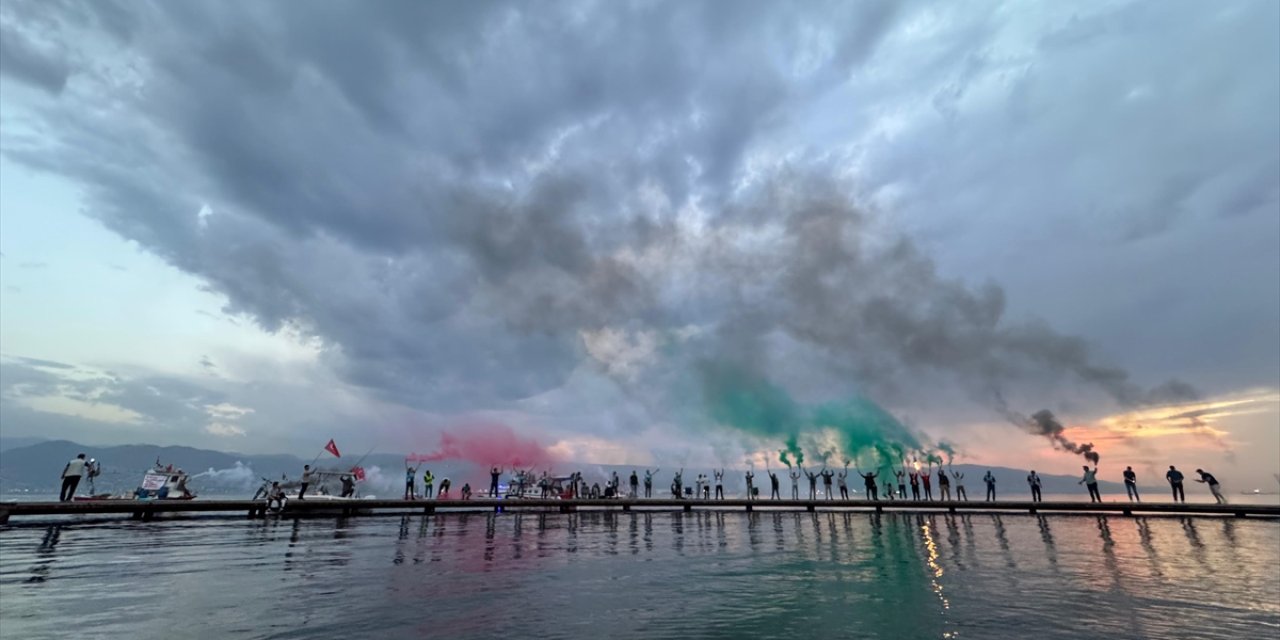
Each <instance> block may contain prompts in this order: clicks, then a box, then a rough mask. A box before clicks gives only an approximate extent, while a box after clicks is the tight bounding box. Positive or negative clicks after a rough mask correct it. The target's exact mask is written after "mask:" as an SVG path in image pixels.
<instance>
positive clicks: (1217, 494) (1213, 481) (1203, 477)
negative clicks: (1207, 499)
mask: <svg viewBox="0 0 1280 640" xmlns="http://www.w3.org/2000/svg"><path fill="white" fill-rule="evenodd" d="M1196 473H1198V474H1200V477H1199V478H1197V479H1196V482H1203V483H1206V484H1208V485H1209V491H1212V492H1213V499H1214V500H1217V501H1218V504H1226V503H1227V499H1226V497H1225V496H1223V495H1222V486H1221V485H1219V484H1218V479H1217V478H1215V477H1213V474H1212V473H1209V472H1208V471H1204V470H1202V469H1196Z"/></svg>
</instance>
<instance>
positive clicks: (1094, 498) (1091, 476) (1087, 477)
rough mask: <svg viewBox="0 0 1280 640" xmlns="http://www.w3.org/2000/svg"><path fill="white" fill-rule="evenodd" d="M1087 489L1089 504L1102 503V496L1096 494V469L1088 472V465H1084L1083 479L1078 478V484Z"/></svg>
mask: <svg viewBox="0 0 1280 640" xmlns="http://www.w3.org/2000/svg"><path fill="white" fill-rule="evenodd" d="M1076 484H1083V485H1084V486H1086V487H1088V488H1089V502H1102V494H1101V493H1099V492H1098V468H1097V467H1094V468H1093V470H1092V471H1090V470H1089V465H1084V477H1082V478H1080V482H1077V483H1076Z"/></svg>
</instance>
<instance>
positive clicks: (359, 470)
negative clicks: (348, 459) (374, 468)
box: [351, 467, 364, 480]
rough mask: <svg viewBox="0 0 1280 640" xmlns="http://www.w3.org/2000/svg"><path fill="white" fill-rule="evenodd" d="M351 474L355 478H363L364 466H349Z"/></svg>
mask: <svg viewBox="0 0 1280 640" xmlns="http://www.w3.org/2000/svg"><path fill="white" fill-rule="evenodd" d="M351 475H353V476H355V477H356V480H364V467H351Z"/></svg>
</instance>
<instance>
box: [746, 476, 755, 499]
mask: <svg viewBox="0 0 1280 640" xmlns="http://www.w3.org/2000/svg"><path fill="white" fill-rule="evenodd" d="M755 481H756V474H754V473H752V472H751V470H750V469H747V499H748V500H755V499H756V486H755Z"/></svg>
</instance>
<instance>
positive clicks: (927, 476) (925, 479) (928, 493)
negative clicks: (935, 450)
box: [920, 468, 933, 500]
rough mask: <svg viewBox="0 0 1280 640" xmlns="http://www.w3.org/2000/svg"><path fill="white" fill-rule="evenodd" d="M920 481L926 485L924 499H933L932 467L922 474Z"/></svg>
mask: <svg viewBox="0 0 1280 640" xmlns="http://www.w3.org/2000/svg"><path fill="white" fill-rule="evenodd" d="M920 483H921V484H923V485H924V499H925V500H933V470H932V468H930V470H929V471H926V472H924V473H922V474H920Z"/></svg>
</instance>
